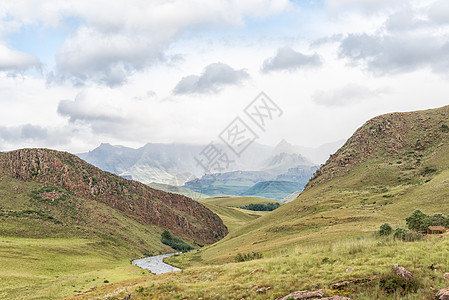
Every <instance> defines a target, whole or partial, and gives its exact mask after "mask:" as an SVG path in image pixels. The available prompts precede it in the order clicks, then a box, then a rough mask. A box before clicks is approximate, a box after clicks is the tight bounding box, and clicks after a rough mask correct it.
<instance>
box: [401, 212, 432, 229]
mask: <svg viewBox="0 0 449 300" xmlns="http://www.w3.org/2000/svg"><path fill="white" fill-rule="evenodd" d="M428 221H429V217H428V216H427V215H426V214H425V213H423V212H422V211H420V210H418V209H417V210H415V211H414V212H413V213H412V214H411V215H410V216H409V217H408V218H406V219H405V222H406V223H407V227H408V229H410V230H413V231H425V230H426V228H427V226H428Z"/></svg>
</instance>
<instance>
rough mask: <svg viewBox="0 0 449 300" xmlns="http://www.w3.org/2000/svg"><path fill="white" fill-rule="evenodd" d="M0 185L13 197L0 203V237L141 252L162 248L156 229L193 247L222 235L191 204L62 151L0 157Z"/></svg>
mask: <svg viewBox="0 0 449 300" xmlns="http://www.w3.org/2000/svg"><path fill="white" fill-rule="evenodd" d="M0 183H1V184H0V195H4V194H5V193H6V194H10V193H11V190H12V189H13V190H14V191H15V192H14V193H15V195H16V196H14V197H13V198H11V199H14V201H11V199H10V198H9V197H0V216H6V217H7V219H3V221H2V225H5V224H6V223H7V224H9V226H0V234H1V235H6V236H24V237H31V238H35V237H59V236H64V237H69V236H83V237H87V238H93V239H101V240H104V241H105V242H110V241H113V242H115V243H117V244H120V245H125V247H127V249H133V250H134V251H135V250H140V253H143V252H142V251H144V250H147V249H157V248H159V249H160V248H161V247H165V246H164V245H162V243H160V238H159V237H160V232H162V231H163V230H170V232H172V233H174V234H175V235H177V236H180V237H183V238H186V239H187V240H190V241H192V240H194V241H197V242H198V243H212V242H215V241H217V240H219V239H220V238H222V237H224V236H225V235H226V234H227V229H226V227H225V226H224V225H223V222H222V220H221V219H220V218H219V217H218V216H217V215H215V214H214V213H212V212H211V211H210V210H209V209H207V208H206V207H204V206H203V205H201V204H200V203H198V202H197V201H193V200H192V199H190V198H187V197H185V196H181V195H176V194H171V193H166V192H163V191H160V190H155V189H152V188H150V187H148V186H146V185H144V184H142V183H140V182H136V181H131V180H126V179H123V178H121V177H119V176H117V175H114V174H111V173H108V172H105V171H102V170H100V169H98V168H96V167H94V166H92V165H90V164H88V163H86V162H85V161H83V160H81V159H80V158H79V157H77V156H75V155H72V154H69V153H66V152H58V151H53V150H47V149H23V150H17V151H12V152H8V153H0ZM5 220H6V221H5ZM5 222H6V223H5ZM8 228H14V230H10V229H8ZM30 228H33V230H32V231H30V230H29V229H30ZM33 232H34V233H33ZM36 232H38V234H37V233H36Z"/></svg>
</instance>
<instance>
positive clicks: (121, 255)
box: [0, 176, 172, 299]
mask: <svg viewBox="0 0 449 300" xmlns="http://www.w3.org/2000/svg"><path fill="white" fill-rule="evenodd" d="M40 188H41V184H38V183H35V182H23V181H20V180H16V179H13V178H10V177H8V176H1V177H0V199H1V207H0V233H1V234H0V298H3V297H4V298H8V299H24V298H26V299H56V298H60V297H63V296H67V295H70V294H74V293H76V292H77V291H82V290H85V289H86V288H89V287H90V286H94V285H101V284H103V282H104V280H108V281H109V282H116V281H121V280H125V279H129V278H136V277H139V276H142V275H143V273H142V270H141V269H139V268H137V267H135V266H132V265H131V264H130V260H131V259H133V258H137V257H141V256H143V252H142V250H141V249H147V250H146V252H152V253H155V254H156V253H159V252H170V251H172V250H171V248H169V247H167V246H165V245H162V244H161V243H160V241H159V236H160V233H161V231H162V230H161V229H160V228H157V227H156V226H145V225H142V224H140V223H138V222H136V221H134V220H132V219H129V218H126V217H124V216H123V215H122V214H121V213H119V212H117V211H116V210H113V209H112V208H110V207H109V206H107V205H104V204H101V203H98V202H95V201H85V202H84V203H83V205H84V207H85V209H87V210H88V211H89V212H90V213H89V214H88V216H87V217H85V218H83V221H84V222H79V221H80V219H79V218H78V217H80V216H75V215H72V213H73V212H72V207H71V206H70V205H63V206H57V207H49V206H47V207H46V210H45V212H46V215H44V216H36V215H33V214H27V213H24V211H25V212H26V211H27V210H36V211H37V210H41V208H42V207H40V205H41V204H40V203H35V202H33V200H32V199H31V197H30V194H31V191H33V190H39V189H40ZM78 201H83V200H81V199H78ZM76 203H78V202H76ZM49 215H51V216H53V217H55V218H54V219H48V216H49ZM56 216H57V217H56ZM105 216H107V217H105ZM72 218H73V219H72ZM70 219H72V221H71V222H72V223H70V221H69V220H70ZM54 220H64V225H63V224H58V223H55V222H54ZM77 222H79V223H80V224H77ZM123 236H127V237H129V239H130V240H133V241H140V243H139V245H135V244H133V243H126V242H124V241H123V240H122V238H121V237H123ZM144 274H148V273H147V272H144Z"/></svg>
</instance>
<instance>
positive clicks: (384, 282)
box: [379, 273, 420, 295]
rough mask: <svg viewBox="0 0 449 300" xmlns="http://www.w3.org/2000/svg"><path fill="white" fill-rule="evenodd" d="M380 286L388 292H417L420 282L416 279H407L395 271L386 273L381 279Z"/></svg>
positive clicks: (403, 293)
mask: <svg viewBox="0 0 449 300" xmlns="http://www.w3.org/2000/svg"><path fill="white" fill-rule="evenodd" d="M379 286H380V288H381V289H383V290H384V291H385V292H387V293H391V294H392V293H399V294H402V295H405V294H407V293H409V292H416V291H417V290H418V289H419V287H420V284H419V282H418V281H417V280H416V279H415V278H412V279H411V280H406V279H405V278H403V277H401V276H398V275H396V274H394V273H388V274H384V275H382V276H381V277H380V279H379Z"/></svg>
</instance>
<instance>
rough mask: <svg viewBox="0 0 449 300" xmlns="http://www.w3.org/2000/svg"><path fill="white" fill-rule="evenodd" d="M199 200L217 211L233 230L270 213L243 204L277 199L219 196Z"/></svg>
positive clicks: (268, 201) (261, 202)
mask: <svg viewBox="0 0 449 300" xmlns="http://www.w3.org/2000/svg"><path fill="white" fill-rule="evenodd" d="M199 202H201V203H202V204H204V205H205V206H206V207H207V208H209V209H210V210H212V211H213V212H214V213H216V214H217V215H218V216H219V217H220V218H221V219H222V220H223V222H224V224H225V225H226V226H227V227H228V230H229V232H233V231H235V230H237V229H238V228H241V227H242V226H243V225H245V224H246V223H248V222H250V221H252V220H255V219H257V218H259V217H261V216H263V215H266V214H267V213H268V212H265V211H250V210H245V209H241V208H240V207H241V206H245V205H248V204H251V203H254V204H266V203H270V202H276V201H274V200H268V199H262V198H256V197H229V198H228V197H226V198H220V197H217V198H206V199H202V200H199Z"/></svg>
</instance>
